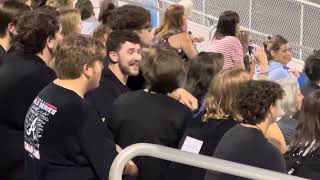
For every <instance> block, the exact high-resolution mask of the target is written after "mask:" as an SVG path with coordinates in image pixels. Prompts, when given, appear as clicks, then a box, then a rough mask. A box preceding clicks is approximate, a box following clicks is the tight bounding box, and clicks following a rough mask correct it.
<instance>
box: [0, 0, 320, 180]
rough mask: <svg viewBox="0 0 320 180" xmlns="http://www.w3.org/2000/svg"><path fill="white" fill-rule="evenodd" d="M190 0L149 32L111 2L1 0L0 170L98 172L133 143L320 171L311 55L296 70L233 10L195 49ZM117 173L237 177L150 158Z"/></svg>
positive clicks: (319, 78)
mask: <svg viewBox="0 0 320 180" xmlns="http://www.w3.org/2000/svg"><path fill="white" fill-rule="evenodd" d="M190 6H192V3H191V4H190V3H187V2H185V1H184V0H182V1H181V2H180V3H178V4H173V5H170V6H169V7H167V9H166V11H165V14H164V16H163V20H162V21H161V24H160V26H159V27H155V28H152V26H151V14H150V11H149V10H147V9H145V8H143V7H141V6H135V5H124V6H121V7H116V6H115V5H114V4H113V2H112V1H111V0H101V4H100V14H99V15H96V14H95V13H94V8H93V5H92V2H91V1H90V0H78V1H77V2H75V3H74V2H73V1H72V0H47V1H45V0H33V1H30V0H28V1H26V0H1V1H0V19H1V20H0V109H1V110H0V140H1V142H3V144H2V146H1V148H0V159H1V161H0V179H10V180H24V179H25V180H56V179H74V180H81V179H83V180H88V179H99V180H106V179H108V176H109V174H108V172H109V169H110V167H111V164H112V162H113V160H114V159H115V157H116V156H117V154H118V153H119V152H121V151H122V149H123V148H126V147H128V146H130V145H132V144H135V143H152V144H158V145H163V146H167V147H171V148H177V149H180V150H183V151H187V152H190V153H195V154H202V155H206V156H212V157H216V158H220V159H224V160H228V161H232V162H237V163H242V164H246V165H251V166H254V167H259V168H264V169H268V170H272V171H276V172H280V173H284V174H289V175H295V176H300V177H304V178H308V179H319V178H320V90H319V87H320V52H319V51H315V52H314V54H313V55H310V56H309V57H308V58H306V59H305V65H304V68H303V70H302V71H301V70H299V69H294V68H292V67H291V66H289V65H288V64H289V63H290V61H292V51H291V48H290V45H289V41H288V40H287V39H286V38H285V37H283V36H281V35H270V36H268V37H266V40H265V41H264V43H263V44H261V45H255V47H254V48H253V49H252V47H249V42H250V33H249V32H247V31H244V30H241V28H240V24H241V19H240V17H239V15H238V14H237V13H236V12H234V11H225V12H223V13H222V14H221V15H220V17H219V20H218V24H217V29H216V31H215V34H214V35H213V37H212V38H211V39H209V40H208V43H207V47H205V49H204V51H202V52H198V51H197V48H196V47H195V45H196V43H199V42H202V41H203V40H204V39H203V38H202V37H195V36H193V35H192V33H191V32H190V31H189V29H188V23H187V22H188V17H189V16H190V12H191V10H190ZM96 17H98V18H96ZM306 33H307V32H306ZM195 142H201V143H195ZM188 147H192V148H188ZM123 178H124V179H128V180H129V179H137V180H165V179H167V180H171V179H172V180H174V179H175V180H177V179H179V180H180V179H183V180H202V179H203V180H216V179H223V180H226V179H230V180H231V179H241V178H239V177H236V176H232V175H228V174H223V173H219V172H214V171H207V170H205V169H200V168H195V167H191V166H188V165H183V164H179V163H175V162H169V161H165V160H160V159H155V158H151V157H138V158H135V159H133V160H132V161H129V162H128V163H127V164H126V166H125V169H124V171H123Z"/></svg>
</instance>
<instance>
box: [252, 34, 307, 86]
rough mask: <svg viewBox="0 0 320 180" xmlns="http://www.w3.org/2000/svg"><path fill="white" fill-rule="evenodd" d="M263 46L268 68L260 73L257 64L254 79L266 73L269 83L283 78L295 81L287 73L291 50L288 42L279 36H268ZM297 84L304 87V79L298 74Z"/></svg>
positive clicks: (291, 75) (292, 76)
mask: <svg viewBox="0 0 320 180" xmlns="http://www.w3.org/2000/svg"><path fill="white" fill-rule="evenodd" d="M263 44H264V47H265V51H266V53H267V56H268V61H269V67H268V69H267V71H264V70H263V71H261V70H260V66H259V64H257V66H256V70H255V71H256V72H255V75H254V79H257V76H258V75H259V74H260V73H267V74H268V80H271V81H277V80H280V79H285V78H295V79H297V78H296V77H295V76H294V75H293V74H291V73H289V71H288V70H289V68H288V67H287V66H286V65H287V64H288V63H289V61H291V59H292V52H291V51H292V50H291V48H290V46H289V43H288V40H286V39H285V38H284V37H282V36H280V35H275V36H268V37H267V39H266V41H264V43H263ZM297 83H299V85H300V87H302V86H304V84H305V77H304V75H303V74H300V78H299V79H297Z"/></svg>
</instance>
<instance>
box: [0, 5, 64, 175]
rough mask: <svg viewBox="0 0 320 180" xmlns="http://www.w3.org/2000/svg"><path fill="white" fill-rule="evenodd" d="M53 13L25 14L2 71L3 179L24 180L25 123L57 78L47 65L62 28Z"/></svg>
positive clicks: (0, 165)
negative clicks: (42, 93)
mask: <svg viewBox="0 0 320 180" xmlns="http://www.w3.org/2000/svg"><path fill="white" fill-rule="evenodd" d="M50 14H51V13H50V12H47V13H44V11H41V12H38V11H37V10H35V11H32V12H27V13H25V14H24V15H23V16H22V17H21V18H20V19H19V20H18V22H17V24H16V32H17V35H16V42H15V47H14V48H15V50H14V51H12V52H10V53H9V54H8V55H7V56H6V58H5V61H6V63H4V64H3V66H2V67H1V68H0V109H1V111H0V120H1V121H0V129H1V130H0V140H1V141H3V142H7V143H6V145H5V146H2V147H1V149H0V151H1V152H0V156H1V157H0V159H1V162H0V169H1V172H0V177H1V178H3V179H15V180H18V179H19V180H20V179H24V177H23V176H24V175H23V171H24V150H23V149H24V148H23V132H24V119H25V115H26V114H27V111H28V108H29V106H30V104H31V103H32V101H33V100H34V98H35V97H36V95H37V94H38V93H39V92H40V91H41V90H42V89H43V88H44V87H45V86H47V85H48V84H49V83H50V82H51V81H53V80H54V79H55V78H56V76H55V73H54V71H53V70H52V69H50V68H49V67H48V64H49V63H50V61H51V60H52V59H53V53H54V52H55V49H56V46H57V44H58V42H59V40H60V39H61V34H60V33H61V28H60V27H61V25H60V23H59V21H58V19H57V17H56V16H52V15H50Z"/></svg>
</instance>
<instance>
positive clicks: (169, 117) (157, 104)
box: [108, 48, 192, 180]
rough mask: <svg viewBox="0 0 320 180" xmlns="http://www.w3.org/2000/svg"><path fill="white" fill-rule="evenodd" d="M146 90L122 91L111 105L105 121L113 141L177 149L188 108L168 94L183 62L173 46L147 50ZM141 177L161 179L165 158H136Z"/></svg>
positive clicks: (189, 116) (188, 116) (179, 77)
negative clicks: (112, 134) (110, 114)
mask: <svg viewBox="0 0 320 180" xmlns="http://www.w3.org/2000/svg"><path fill="white" fill-rule="evenodd" d="M142 62H143V63H142V66H141V68H142V70H143V75H144V77H145V78H146V81H147V87H148V88H147V89H145V90H139V91H133V92H128V93H125V94H123V95H121V96H119V97H118V98H117V99H116V100H115V101H114V103H113V105H112V118H111V120H110V121H109V122H108V124H109V127H110V128H111V130H112V132H113V133H114V136H115V140H116V142H117V143H118V144H119V145H120V146H122V147H127V146H129V145H132V144H135V143H153V144H159V145H163V146H168V147H172V148H176V147H177V146H178V142H179V140H180V138H181V137H182V134H183V131H184V128H185V127H186V124H187V123H188V122H189V121H190V120H191V119H192V113H191V111H190V110H189V109H188V108H187V107H186V106H184V105H182V104H181V103H179V102H178V101H176V100H175V99H173V98H171V97H169V96H168V95H167V93H170V92H172V91H174V90H175V89H177V88H178V87H179V85H180V83H181V80H182V78H183V71H182V69H183V64H182V62H181V59H180V57H179V56H178V55H177V54H176V52H175V51H174V50H172V49H169V48H167V49H164V48H156V49H150V50H149V51H148V52H146V54H145V56H144V59H143V61H142ZM135 163H136V164H137V166H138V168H139V175H138V179H140V180H150V179H152V180H163V179H164V178H165V175H166V169H167V166H168V162H167V161H163V160H159V159H154V158H148V157H139V158H137V159H136V160H135Z"/></svg>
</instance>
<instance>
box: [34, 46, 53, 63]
mask: <svg viewBox="0 0 320 180" xmlns="http://www.w3.org/2000/svg"><path fill="white" fill-rule="evenodd" d="M37 56H38V57H40V58H41V59H42V60H43V61H44V63H46V65H47V66H49V63H50V61H51V59H52V56H51V53H50V52H49V51H48V50H47V49H44V50H43V51H42V52H39V53H37Z"/></svg>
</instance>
